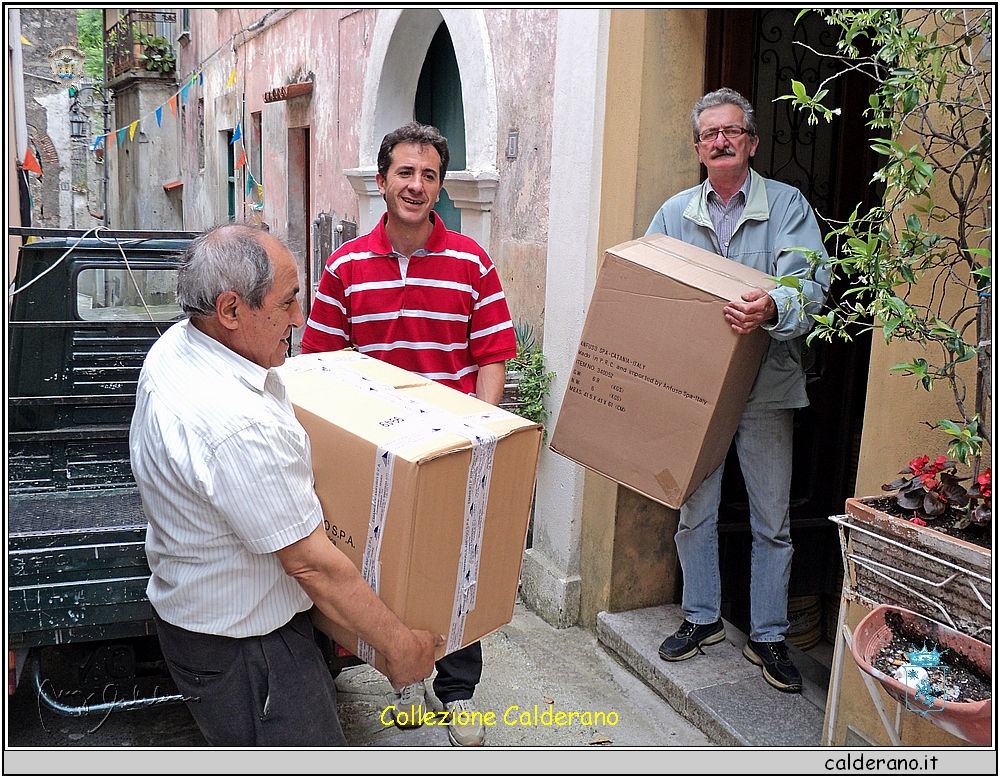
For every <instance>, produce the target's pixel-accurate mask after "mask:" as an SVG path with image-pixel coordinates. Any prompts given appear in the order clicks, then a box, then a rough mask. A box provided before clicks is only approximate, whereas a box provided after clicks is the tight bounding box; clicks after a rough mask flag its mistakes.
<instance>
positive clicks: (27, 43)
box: [21, 35, 35, 46]
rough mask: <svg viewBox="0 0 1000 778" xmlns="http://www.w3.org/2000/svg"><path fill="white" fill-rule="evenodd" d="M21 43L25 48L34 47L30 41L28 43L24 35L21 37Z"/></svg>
mask: <svg viewBox="0 0 1000 778" xmlns="http://www.w3.org/2000/svg"><path fill="white" fill-rule="evenodd" d="M21 43H23V44H24V45H25V46H34V45H35V44H34V43H32V42H31V41H29V40H28V39H27V38H25V37H24V35H22V36H21Z"/></svg>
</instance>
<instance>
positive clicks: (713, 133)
mask: <svg viewBox="0 0 1000 778" xmlns="http://www.w3.org/2000/svg"><path fill="white" fill-rule="evenodd" d="M720 132H721V133H722V134H723V135H725V136H726V137H727V138H729V140H735V139H736V138H738V137H740V135H743V134H744V133H746V134H747V135H749V134H750V130H748V129H747V128H746V127H723V128H722V129H721V130H705V131H704V132H700V133H698V140H700V141H701V142H702V143H711V142H712V141H714V140H715V139H716V138H718V137H719V133H720Z"/></svg>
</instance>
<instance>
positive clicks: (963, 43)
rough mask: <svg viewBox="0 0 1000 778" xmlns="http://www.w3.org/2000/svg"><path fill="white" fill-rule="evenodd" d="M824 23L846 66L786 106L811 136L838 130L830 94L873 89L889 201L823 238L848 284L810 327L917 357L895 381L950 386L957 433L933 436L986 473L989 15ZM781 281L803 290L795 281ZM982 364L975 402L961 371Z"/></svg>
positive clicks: (837, 17) (871, 115)
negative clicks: (854, 86)
mask: <svg viewBox="0 0 1000 778" xmlns="http://www.w3.org/2000/svg"><path fill="white" fill-rule="evenodd" d="M805 13H810V11H803V12H802V14H805ZM818 13H821V14H822V15H823V17H824V19H825V20H826V21H827V23H828V24H830V25H831V26H832V27H834V28H836V29H837V31H838V33H839V40H838V44H837V52H838V53H837V54H836V55H833V58H834V59H836V60H837V64H838V66H839V68H838V70H837V72H835V73H834V74H833V75H831V76H829V77H828V78H827V79H825V80H824V81H823V82H821V83H820V84H819V85H818V86H817V89H816V91H815V93H814V94H808V93H807V91H806V88H805V86H804V85H803V84H802V83H800V82H795V81H793V82H792V93H791V94H788V95H783V96H781V97H779V98H778V99H782V100H791V101H792V102H793V104H794V105H795V106H796V107H797V108H798V109H799V110H801V111H803V112H805V113H806V114H807V120H808V122H809V123H810V124H816V123H817V122H819V121H820V120H823V121H827V122H829V121H832V120H833V119H834V117H835V116H837V115H838V114H839V109H838V108H832V107H829V106H828V105H826V103H825V101H826V100H828V99H829V96H830V89H829V85H830V83H831V82H832V81H833V80H834V79H836V78H840V77H842V76H844V75H845V74H846V73H849V72H856V73H861V74H863V75H864V76H866V77H867V78H869V79H871V80H872V82H873V91H872V94H871V96H870V98H869V104H868V107H867V108H866V110H865V122H866V124H867V126H868V128H869V130H870V132H871V133H872V138H871V141H870V145H871V148H872V149H873V150H874V151H875V152H876V153H877V154H878V155H879V157H880V160H881V167H880V168H879V169H878V170H877V171H876V172H875V174H874V176H873V181H874V182H878V183H879V184H881V185H882V186H883V188H884V196H883V198H882V202H881V203H880V205H879V206H877V207H875V208H873V209H871V210H869V211H868V212H866V213H860V212H859V210H855V212H854V213H853V214H852V215H851V217H850V218H849V219H847V220H846V221H845V222H842V223H839V224H835V226H834V228H833V229H832V230H831V232H830V233H829V235H828V236H827V238H828V239H831V240H832V242H833V243H834V244H835V247H836V249H835V251H834V252H833V256H831V266H832V275H833V279H834V280H836V279H844V281H845V282H846V283H842V284H841V285H839V286H838V287H835V288H842V289H843V291H841V292H840V293H839V294H838V296H837V297H836V298H835V299H831V301H830V302H829V303H828V305H827V306H826V308H825V309H824V310H823V311H822V312H820V313H816V314H813V315H812V316H813V319H814V321H815V327H814V329H813V331H812V332H811V333H810V335H809V339H810V341H812V340H814V339H817V338H819V339H820V340H826V341H830V340H832V339H834V338H842V339H850V338H852V337H855V336H857V335H859V334H861V333H864V332H867V331H878V332H879V333H880V334H881V335H882V337H883V338H884V340H885V341H886V342H891V341H900V340H902V341H907V342H911V343H913V344H914V345H916V346H918V347H919V349H920V353H919V354H917V355H915V356H914V357H913V358H912V359H910V360H908V361H907V362H904V363H900V364H898V365H894V366H893V367H892V368H891V370H892V371H894V372H898V373H901V374H903V375H908V376H912V377H914V378H915V379H916V387H917V388H922V389H924V390H927V391H930V390H931V389H932V388H933V387H934V385H935V384H937V383H939V382H944V383H945V384H947V385H948V387H949V388H950V390H951V392H952V395H953V397H954V399H955V404H956V408H957V410H958V417H959V418H958V421H951V420H942V421H940V422H938V424H936V425H933V426H935V427H936V428H940V429H941V430H942V431H944V432H946V433H947V434H949V435H950V443H949V454H950V455H951V456H952V457H954V458H956V459H958V460H959V461H961V462H962V463H965V464H967V463H968V462H969V461H970V460H974V462H975V467H976V469H977V471H978V466H979V457H980V456H981V454H982V447H983V445H984V444H988V445H992V442H991V438H990V433H989V429H988V426H987V425H983V424H982V423H981V419H982V418H983V414H984V412H985V410H986V408H987V407H988V405H989V400H990V398H991V397H992V386H991V375H992V371H991V367H992V340H991V333H992V308H991V301H992V298H991V294H992V252H991V250H990V243H991V239H992V214H991V210H990V205H991V198H992V188H991V186H990V176H991V171H992V153H991V152H992V98H991V93H990V85H991V79H990V73H989V72H988V70H986V69H984V68H981V67H979V65H977V64H976V63H977V61H978V60H979V58H980V53H981V52H982V51H984V49H985V47H987V46H989V45H990V41H991V40H992V16H991V12H990V10H988V9H985V10H984V9H969V10H948V9H909V10H907V11H905V12H903V14H902V15H901V14H900V13H899V12H898V11H896V10H894V9H891V8H876V9H868V10H864V9H862V10H851V9H828V10H824V11H819V12H818ZM802 14H800V17H801V16H802ZM800 45H802V44H800ZM827 56H828V55H827ZM904 137H910V138H911V139H916V142H915V143H913V142H911V141H908V142H907V143H905V144H904V143H903V142H902V139H903V138H904ZM935 197H937V198H939V199H938V200H936V199H935ZM777 280H778V282H779V283H782V284H784V285H786V286H790V287H792V288H799V287H798V286H797V284H798V279H796V278H794V277H791V278H787V279H777ZM918 285H919V287H920V290H921V294H919V295H917V294H914V291H915V289H916V288H917V286H918ZM973 360H975V362H976V371H975V372H976V383H975V386H974V387H971V393H970V387H968V386H966V383H965V380H964V379H963V377H962V371H960V370H959V366H960V365H962V364H963V363H967V362H971V361H973ZM970 394H971V397H970Z"/></svg>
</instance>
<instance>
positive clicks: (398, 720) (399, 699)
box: [392, 681, 424, 729]
mask: <svg viewBox="0 0 1000 778" xmlns="http://www.w3.org/2000/svg"><path fill="white" fill-rule="evenodd" d="M392 704H393V705H395V706H396V707H395V709H394V710H393V712H392V720H393V721H394V722H395V724H396V726H397V727H399V728H400V729H415V728H416V727H419V726H422V725H423V723H424V682H423V681H417V682H416V683H411V684H410V685H409V686H404V687H403V688H402V689H400V690H399V693H398V695H393V698H392Z"/></svg>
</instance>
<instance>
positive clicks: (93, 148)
mask: <svg viewBox="0 0 1000 778" xmlns="http://www.w3.org/2000/svg"><path fill="white" fill-rule="evenodd" d="M102 140H104V136H103V135H98V136H97V137H96V138H94V145H93V146H91V147H90V153H91V154H93V153H94V152H95V151H97V147H98V146H100V145H101V141H102Z"/></svg>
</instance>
